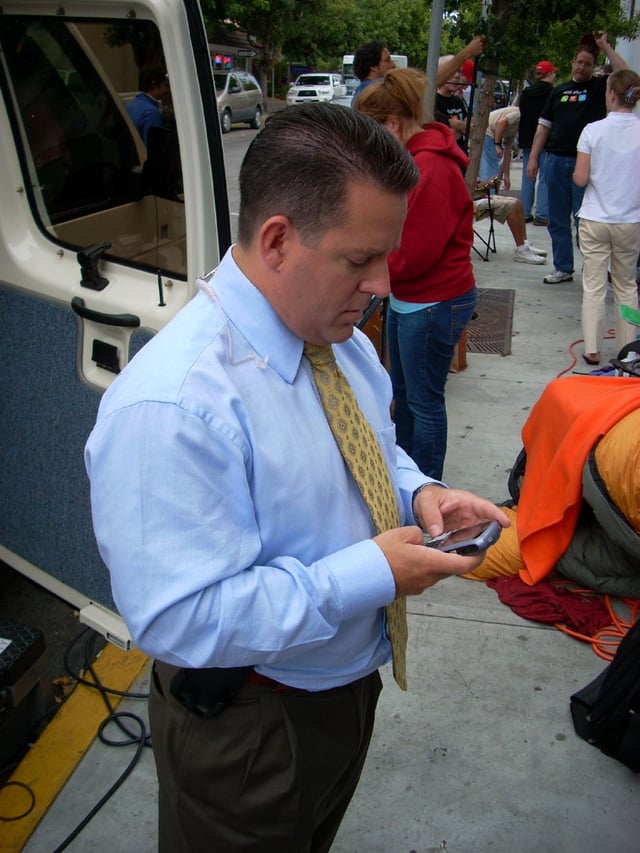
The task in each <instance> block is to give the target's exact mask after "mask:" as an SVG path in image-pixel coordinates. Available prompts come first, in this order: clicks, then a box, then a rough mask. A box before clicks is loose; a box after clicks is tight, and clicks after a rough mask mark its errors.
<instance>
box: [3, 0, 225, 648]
mask: <svg viewBox="0 0 640 853" xmlns="http://www.w3.org/2000/svg"><path fill="white" fill-rule="evenodd" d="M2 7H3V8H2V14H1V15H0V94H1V97H0V141H1V144H0V171H1V173H2V176H3V178H2V182H1V183H0V196H1V198H2V211H3V214H2V218H1V219H0V365H1V367H2V369H1V370H0V406H1V410H2V416H1V418H0V446H1V447H2V465H1V466H0V499H1V500H2V511H1V512H0V559H2V560H4V561H5V562H6V563H8V564H9V565H11V566H13V567H14V568H16V569H18V570H20V571H23V572H24V573H26V574H28V575H29V576H31V577H32V578H33V579H35V580H36V581H38V582H39V583H41V584H43V585H44V586H46V587H48V588H49V589H51V590H52V591H53V592H55V593H56V594H58V595H60V596H61V597H62V598H65V599H67V600H68V601H70V602H71V603H72V604H74V605H75V606H77V607H78V608H79V609H80V610H81V618H83V615H84V616H85V617H86V618H85V621H88V622H90V623H91V624H94V625H96V627H99V628H102V630H103V631H104V633H107V634H109V635H111V638H112V639H115V640H116V641H122V642H123V644H126V642H127V638H126V631H125V629H124V628H123V627H122V626H121V623H120V620H119V619H118V617H117V614H115V612H114V608H113V601H112V599H111V594H110V586H109V577H108V572H107V570H106V568H105V566H104V565H103V564H102V562H101V560H100V558H99V556H98V552H97V548H96V546H95V543H94V539H93V531H92V526H91V517H90V507H89V487H88V481H87V478H86V475H85V472H84V466H83V448H84V443H85V441H86V438H87V436H88V434H89V432H90V430H91V428H92V426H93V423H94V421H95V416H96V411H97V406H98V403H99V397H100V393H101V392H102V391H103V390H104V389H105V388H106V387H108V385H109V384H110V383H111V381H112V380H113V379H114V377H115V376H116V375H117V373H118V372H119V371H120V370H122V368H123V367H124V366H125V364H126V363H127V362H128V361H129V359H130V358H131V357H132V356H133V354H135V352H136V351H137V350H138V349H139V348H140V347H141V346H143V345H144V344H145V343H146V341H147V340H148V339H149V337H150V336H152V335H153V334H154V333H155V332H156V331H158V330H159V329H160V328H161V327H162V326H163V325H165V324H166V323H167V322H168V320H170V319H171V317H172V316H174V315H175V313H176V312H177V311H178V310H179V309H180V308H181V307H182V306H183V305H184V304H185V303H186V302H187V301H188V300H189V299H190V298H191V296H192V294H193V289H192V288H193V284H192V283H193V281H194V280H195V277H196V276H197V275H198V274H200V273H203V272H206V271H209V270H211V269H212V268H213V267H214V266H215V265H216V264H217V263H218V260H219V257H220V255H221V254H222V252H224V250H225V249H226V248H227V246H228V244H229V242H230V228H229V215H228V206H227V197H226V184H225V177H224V168H223V159H222V146H221V141H220V133H219V125H218V116H217V106H216V100H215V93H214V88H213V81H212V74H211V65H210V59H209V51H208V46H207V42H206V36H205V33H204V29H203V26H202V18H201V15H200V10H199V6H198V4H197V3H196V2H190V0H163V2H162V3H155V2H153V0H148V1H147V2H144V1H143V2H140V0H137V2H136V3H135V4H134V6H132V4H130V3H121V2H119V0H111V2H109V3H96V4H93V3H92V2H89V0H84V1H83V2H71V3H66V4H65V5H64V7H61V6H60V4H59V3H57V2H56V3H52V2H48V0H44V2H31V0H19V2H18V0H13V2H12V0H9V2H3V4H2ZM94 9H96V10H98V11H99V13H100V14H99V15H97V14H94V11H93V10H94ZM107 15H108V16H107ZM149 76H151V77H152V78H153V79H154V81H155V82H156V83H157V82H158V81H159V83H160V87H159V88H157V87H156V88H154V89H153V91H152V95H153V97H151V95H141V94H140V93H139V89H140V88H141V86H140V84H141V83H144V82H145V81H146V80H147V79H148V78H149ZM143 114H144V115H143ZM141 116H142V117H143V118H145V120H146V119H149V116H150V121H146V124H150V125H151V126H150V129H149V127H147V126H146V124H145V121H143V120H142V118H141ZM185 151H188V157H185V156H184V152H185ZM120 630H122V637H118V632H119V631H120Z"/></svg>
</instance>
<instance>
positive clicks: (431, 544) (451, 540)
mask: <svg viewBox="0 0 640 853" xmlns="http://www.w3.org/2000/svg"><path fill="white" fill-rule="evenodd" d="M501 530H502V528H501V527H500V525H499V524H498V522H497V521H483V522H481V523H480V524H474V525H473V526H472V527H459V528H458V529H457V530H447V531H446V533H441V534H440V536H429V534H428V533H425V534H424V544H425V545H426V546H427V548H437V549H438V551H455V552H456V553H457V554H463V555H465V556H468V555H469V554H478V553H480V552H481V551H486V550H487V548H488V547H489V546H490V545H493V544H494V543H495V542H497V541H498V539H499V537H500V531H501Z"/></svg>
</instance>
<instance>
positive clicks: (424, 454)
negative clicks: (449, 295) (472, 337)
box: [387, 287, 476, 480]
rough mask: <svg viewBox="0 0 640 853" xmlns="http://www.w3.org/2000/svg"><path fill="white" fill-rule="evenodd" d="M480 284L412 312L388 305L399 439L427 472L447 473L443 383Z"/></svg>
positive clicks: (425, 472)
mask: <svg viewBox="0 0 640 853" xmlns="http://www.w3.org/2000/svg"><path fill="white" fill-rule="evenodd" d="M475 304H476V289H475V287H474V288H473V290H470V291H469V292H468V293H465V294H464V296H457V297H456V298H455V299H449V300H447V301H446V302H439V303H437V304H436V305H433V306H432V307H431V308H423V309H422V310H420V311H414V312H413V313H411V314H400V313H398V312H397V311H394V310H393V309H392V308H391V309H389V312H388V315H387V318H388V319H387V340H388V344H389V360H390V365H391V382H392V385H393V398H394V420H395V423H396V439H397V442H398V444H399V445H400V447H402V448H403V450H406V452H407V453H408V454H409V456H411V457H412V458H413V460H414V461H415V463H416V464H417V466H418V467H419V468H420V470H421V471H422V472H423V473H424V474H426V475H427V476H428V477H435V478H436V479H438V480H439V479H441V478H442V469H443V467H444V457H445V453H446V452H447V410H446V408H445V403H444V386H445V384H446V382H447V375H448V373H449V367H450V366H451V361H452V359H453V355H454V351H455V347H456V344H457V343H458V341H459V340H460V337H461V335H462V332H463V330H464V327H465V326H466V325H467V323H468V322H469V320H470V319H471V315H472V314H473V309H474V306H475Z"/></svg>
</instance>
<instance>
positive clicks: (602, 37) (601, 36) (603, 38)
mask: <svg viewBox="0 0 640 853" xmlns="http://www.w3.org/2000/svg"><path fill="white" fill-rule="evenodd" d="M593 38H594V40H595V43H596V44H597V45H598V47H599V48H600V50H601V51H602V52H603V53H606V52H607V48H608V47H611V45H610V44H609V42H608V40H607V34H606V33H605V32H604V30H600V32H599V33H597V34H596V33H594V34H593Z"/></svg>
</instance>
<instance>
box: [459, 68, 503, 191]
mask: <svg viewBox="0 0 640 853" xmlns="http://www.w3.org/2000/svg"><path fill="white" fill-rule="evenodd" d="M495 88H496V71H495V65H494V66H493V70H487V72H486V74H485V76H484V80H483V82H482V87H481V89H480V90H479V97H478V100H477V101H474V105H473V119H474V120H473V124H472V125H471V135H470V137H469V157H470V159H471V163H470V164H469V166H468V168H467V172H466V182H467V187H468V188H469V192H470V193H472V194H473V192H474V190H475V188H476V181H477V179H478V171H479V170H480V158H481V157H482V146H483V144H484V137H485V133H486V132H487V126H488V124H489V113H490V112H491V107H492V106H493V93H494V92H495ZM492 177H493V176H492Z"/></svg>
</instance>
